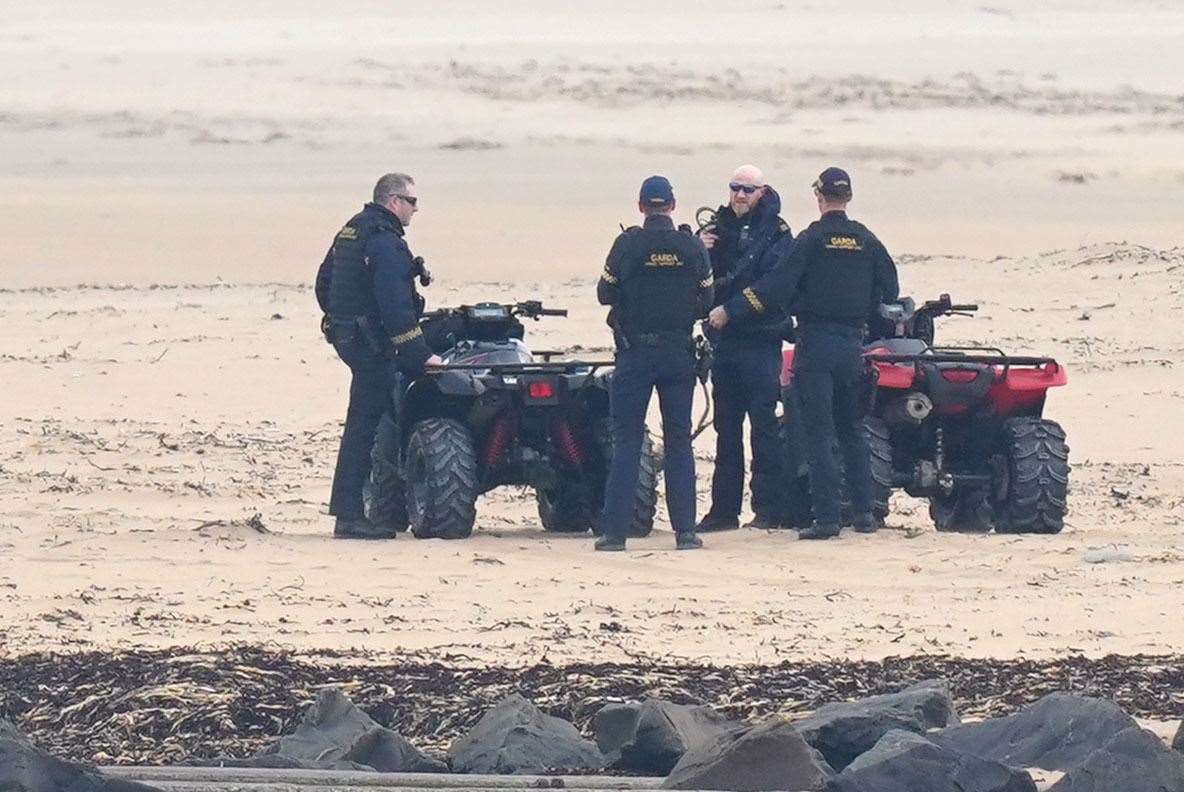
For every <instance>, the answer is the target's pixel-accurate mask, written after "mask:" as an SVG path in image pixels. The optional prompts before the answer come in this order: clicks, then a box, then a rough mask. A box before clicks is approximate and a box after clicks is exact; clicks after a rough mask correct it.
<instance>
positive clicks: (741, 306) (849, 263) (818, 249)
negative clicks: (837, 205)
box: [725, 211, 900, 327]
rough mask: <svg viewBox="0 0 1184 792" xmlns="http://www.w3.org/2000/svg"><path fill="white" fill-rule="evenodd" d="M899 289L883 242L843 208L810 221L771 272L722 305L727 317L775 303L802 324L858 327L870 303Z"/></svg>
mask: <svg viewBox="0 0 1184 792" xmlns="http://www.w3.org/2000/svg"><path fill="white" fill-rule="evenodd" d="M899 294H900V284H899V282H898V281H897V275H896V264H895V263H893V261H892V257H891V256H889V255H888V251H887V250H886V249H885V248H884V245H883V244H881V242H880V240H879V239H877V238H876V235H875V234H873V233H872V232H871V231H869V230H868V229H867V227H865V226H864V225H863V224H862V223H857V222H855V221H854V220H851V219H849V218H848V217H847V213H846V212H841V211H834V212H827V213H826V214H825V215H823V216H822V217H821V218H820V219H818V220H816V221H814V222H813V223H811V224H810V225H809V227H808V228H806V230H805V231H803V232H802V233H801V235H799V236H798V238H797V239H796V240H795V241H794V243H793V245H792V246H790V247H789V249H788V250H787V251H786V252H785V255H783V256H782V257H781V260H780V261H779V262H778V264H777V266H776V268H775V269H774V270H773V271H772V272H771V273H769V274H768V275H766V276H765V277H763V278H761V280H760V281H758V282H757V283H755V284H753V285H752V286H749V287H746V288H744V289H741V291H740V294H738V295H736V296H734V297H733V298H732V299H731V300H729V301H728V302H727V303H726V305H725V308H726V310H727V312H728V317H729V323H730V321H731V320H732V319H737V318H746V317H751V316H754V315H763V314H767V313H768V312H769V311H771V310H774V309H776V308H781V309H784V310H788V311H789V312H790V313H792V314H793V315H794V316H796V317H798V321H799V322H800V323H802V324H809V323H811V322H830V323H835V324H842V325H848V326H850V327H862V326H863V325H864V322H865V321H866V320H867V316H868V312H869V310H870V309H871V307H872V306H873V305H876V304H879V303H883V302H892V301H893V300H895V299H896V298H897V297H898V296H899Z"/></svg>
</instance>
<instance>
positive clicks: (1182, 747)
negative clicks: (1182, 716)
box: [1172, 721, 1184, 753]
mask: <svg viewBox="0 0 1184 792" xmlns="http://www.w3.org/2000/svg"><path fill="white" fill-rule="evenodd" d="M1172 747H1173V748H1175V749H1176V750H1177V751H1179V752H1180V753H1184V721H1180V728H1178V729H1176V737H1175V739H1174V740H1172Z"/></svg>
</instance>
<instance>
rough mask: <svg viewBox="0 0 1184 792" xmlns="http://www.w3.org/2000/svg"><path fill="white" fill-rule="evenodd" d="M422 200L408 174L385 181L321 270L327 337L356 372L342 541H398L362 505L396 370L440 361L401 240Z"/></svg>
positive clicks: (339, 490) (339, 496)
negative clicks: (425, 329)
mask: <svg viewBox="0 0 1184 792" xmlns="http://www.w3.org/2000/svg"><path fill="white" fill-rule="evenodd" d="M418 202H419V199H418V198H417V196H416V192H415V182H414V180H413V179H412V178H411V177H410V176H408V175H406V174H404V173H388V174H387V175H385V176H383V177H382V178H380V179H379V180H378V183H377V184H375V185H374V200H373V202H371V203H368V204H366V205H365V206H364V207H363V208H362V211H361V212H359V213H358V214H356V215H354V216H353V217H352V218H350V220H349V222H347V223H346V224H345V226H344V227H343V228H342V229H341V230H340V231H338V232H337V236H336V237H335V238H334V240H333V246H332V247H331V248H330V249H329V253H328V255H326V256H325V260H324V262H323V263H322V264H321V267H320V270H318V272H317V282H316V295H317V302H318V303H320V306H321V310H322V311H324V313H325V314H326V318H325V320H324V323H323V327H324V329H325V335H326V337H327V338H328V340H329V341H330V342H332V344H333V347H334V348H335V349H336V350H337V355H338V357H340V358H341V360H342V361H343V362H344V363H345V364H346V365H347V366H349V369H350V373H351V379H350V386H349V409H348V410H347V411H346V414H345V430H344V431H343V432H342V435H341V448H340V450H339V451H338V453H337V469H336V471H335V472H334V474H333V493H332V496H331V498H330V500H329V513H330V514H332V515H333V516H335V517H336V518H337V520H336V523H335V525H334V528H333V535H334V536H336V537H339V538H357V539H382V538H394V536H395V530H394V527H393V526H389V525H376V524H374V523H371V522H370V521H369V520H367V519H366V517H365V514H364V511H363V506H362V487H363V485H364V483H365V481H366V479H367V477H368V476H369V475H370V454H371V449H372V447H373V445H374V436H375V432H376V431H377V428H378V423H379V421H380V420H381V419H382V415H383V413H384V412H386V411H387V410H389V409H390V407H391V394H392V392H393V390H394V388H395V384H396V381H397V376H398V373H400V372H401V373H402V374H404V375H406V376H410V377H415V376H418V375H419V374H421V373H422V372H423V369H424V366H425V365H429V364H439V363H441V362H442V361H441V360H440V358H439V357H437V356H436V355H433V354H432V353H431V351H430V350H429V349H428V346H427V343H426V342H425V341H424V338H423V333H422V331H421V330H420V328H419V324H418V320H419V315H420V314H421V313H422V312H423V299H422V298H421V297H420V296H419V294H418V292H417V291H416V289H415V283H414V280H413V279H414V278H415V277H416V276H417V275H418V274H419V273H420V272H421V271H422V269H421V268H422V262H421V261H420V262H417V260H416V259H415V258H414V257H413V256H412V255H411V250H410V249H409V248H408V247H407V243H406V242H405V241H404V240H403V233H404V229H405V228H406V226H407V225H408V224H409V223H410V222H411V218H412V217H413V216H414V215H415V213H416V211H418V206H417V204H418Z"/></svg>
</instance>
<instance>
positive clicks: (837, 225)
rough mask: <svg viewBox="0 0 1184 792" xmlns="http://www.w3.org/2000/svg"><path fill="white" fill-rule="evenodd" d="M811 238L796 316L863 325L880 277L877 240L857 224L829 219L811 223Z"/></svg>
mask: <svg viewBox="0 0 1184 792" xmlns="http://www.w3.org/2000/svg"><path fill="white" fill-rule="evenodd" d="M809 240H810V241H809V244H810V248H809V253H808V255H807V258H806V265H805V269H804V270H803V272H802V279H801V281H800V283H799V286H798V296H797V299H795V301H794V303H795V308H796V309H797V310H796V311H795V312H796V313H798V315H799V316H800V317H801V319H802V320H803V321H804V322H806V323H809V322H818V321H821V322H835V323H839V324H846V325H851V326H853V327H858V326H860V325H862V324H863V323H864V321H865V320H866V318H867V314H868V308H869V306H870V305H871V303H872V288H873V285H874V284H875V279H876V276H875V268H876V264H875V254H874V252H873V245H875V244H876V243H875V241H874V237H872V236H871V234H870V233H869V232H868V230H867V229H866V228H864V227H863V226H862V225H860V224H859V223H857V222H855V221H853V220H848V219H846V218H839V217H832V216H827V217H826V218H824V219H823V220H821V221H816V222H815V223H814V224H813V225H812V227H811V234H810V237H809Z"/></svg>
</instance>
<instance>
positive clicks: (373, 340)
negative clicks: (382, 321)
mask: <svg viewBox="0 0 1184 792" xmlns="http://www.w3.org/2000/svg"><path fill="white" fill-rule="evenodd" d="M357 323H358V332H359V333H361V334H362V340H363V341H365V342H366V346H368V347H370V350H371V351H372V352H373V353H374V354H376V355H378V356H379V357H384V358H393V357H394V356H395V348H394V346H393V345H392V344H391V342H390V339H388V338H387V337H386V336H384V335H383V334H382V333H380V332H379V331H378V328H376V327H375V326H374V323H373V322H371V321H370V318H369V317H367V316H359V317H358V318H357Z"/></svg>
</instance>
